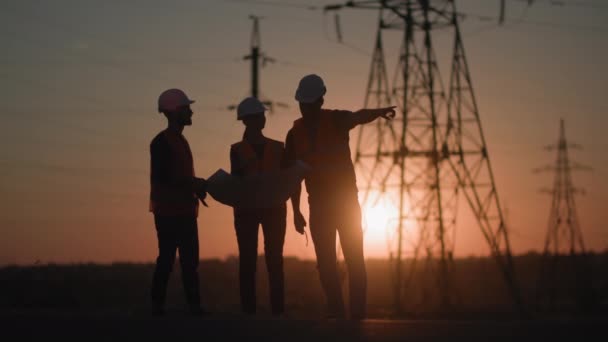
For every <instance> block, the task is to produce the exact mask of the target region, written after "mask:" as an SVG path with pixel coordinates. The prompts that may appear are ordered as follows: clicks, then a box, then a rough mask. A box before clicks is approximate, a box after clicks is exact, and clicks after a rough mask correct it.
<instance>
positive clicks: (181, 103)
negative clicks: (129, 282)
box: [150, 89, 206, 315]
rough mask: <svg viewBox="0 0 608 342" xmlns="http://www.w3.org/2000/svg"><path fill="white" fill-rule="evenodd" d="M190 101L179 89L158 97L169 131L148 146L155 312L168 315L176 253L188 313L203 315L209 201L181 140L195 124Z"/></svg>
mask: <svg viewBox="0 0 608 342" xmlns="http://www.w3.org/2000/svg"><path fill="white" fill-rule="evenodd" d="M192 103H194V101H192V100H190V99H189V98H188V97H187V96H186V94H185V93H184V92H183V91H181V90H179V89H168V90H166V91H164V92H163V93H162V94H161V95H160V97H159V98H158V112H159V113H163V114H164V116H165V117H166V118H167V122H168V126H167V129H165V130H163V131H162V132H160V133H159V134H158V135H156V137H155V138H154V139H153V140H152V143H151V144H150V157H151V163H150V168H151V170H150V184H151V191H150V211H151V212H153V213H154V222H155V225H156V233H157V237H158V249H159V254H158V258H157V259H156V268H155V270H154V278H153V282H152V305H153V309H152V310H153V313H154V314H157V315H160V314H163V313H164V304H165V295H166V292H167V283H168V280H169V275H170V273H171V270H172V268H173V263H174V261H175V253H176V250H179V260H180V265H181V271H182V278H183V284H184V291H185V294H186V299H187V301H188V305H189V310H190V313H192V314H195V315H199V314H202V313H203V310H202V309H201V306H200V294H199V279H198V270H197V268H198V260H199V250H198V226H197V216H198V199H197V197H198V198H199V199H200V200H201V201H203V203H204V198H205V187H206V182H205V180H204V179H202V178H196V177H195V175H194V166H193V161H192V153H191V151H190V146H189V145H188V141H186V138H185V137H184V136H183V135H182V131H183V129H184V126H190V125H192V114H193V113H192V110H191V109H190V105H191V104H192Z"/></svg>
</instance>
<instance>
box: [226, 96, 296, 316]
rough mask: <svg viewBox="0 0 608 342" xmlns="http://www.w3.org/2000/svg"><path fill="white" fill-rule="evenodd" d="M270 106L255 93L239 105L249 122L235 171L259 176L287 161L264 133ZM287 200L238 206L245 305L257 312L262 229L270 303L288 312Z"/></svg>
mask: <svg viewBox="0 0 608 342" xmlns="http://www.w3.org/2000/svg"><path fill="white" fill-rule="evenodd" d="M265 111H266V108H265V107H264V105H263V104H262V103H261V102H260V101H259V100H258V99H256V98H255V97H248V98H246V99H244V100H243V101H241V103H240V104H239V105H238V107H237V119H238V120H240V121H242V122H243V124H244V125H245V133H244V134H243V139H242V140H241V141H240V142H237V143H235V144H233V145H232V146H231V148H230V165H231V173H232V175H235V176H238V177H247V176H256V175H261V174H264V173H272V172H275V171H279V170H280V169H281V168H283V166H284V165H285V162H284V147H283V143H282V142H280V141H276V140H272V139H269V138H267V137H265V136H264V135H263V134H262V129H264V126H265V124H266V117H265V115H264V112H265ZM285 217H286V206H285V203H282V204H279V205H277V206H276V207H271V208H239V207H235V208H234V226H235V230H236V237H237V242H238V247H239V281H240V298H241V309H242V311H243V312H244V313H246V314H255V312H256V286H255V285H256V261H257V256H258V253H257V247H258V229H259V226H260V225H261V226H262V232H263V234H264V254H265V257H266V268H267V270H268V278H269V282H268V283H269V286H270V305H271V311H272V314H274V315H281V314H283V313H284V277H283V243H284V241H285V225H286V218H285Z"/></svg>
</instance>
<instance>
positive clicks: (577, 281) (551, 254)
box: [536, 119, 593, 310]
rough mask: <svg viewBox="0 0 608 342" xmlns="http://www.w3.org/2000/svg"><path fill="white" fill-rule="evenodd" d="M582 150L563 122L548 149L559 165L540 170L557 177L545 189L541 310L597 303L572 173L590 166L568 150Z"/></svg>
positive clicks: (539, 303)
mask: <svg viewBox="0 0 608 342" xmlns="http://www.w3.org/2000/svg"><path fill="white" fill-rule="evenodd" d="M573 148H580V146H579V145H577V144H572V143H569V142H568V141H567V140H566V131H565V125H564V120H563V119H562V120H561V121H560V133H559V139H558V141H557V144H555V145H551V146H547V148H546V149H547V150H557V159H556V161H555V165H550V166H545V167H544V168H539V169H537V170H536V171H537V172H541V171H550V172H553V173H554V174H555V176H554V181H553V188H552V189H550V190H544V191H545V192H548V193H550V194H551V195H552V197H553V199H552V201H551V210H550V213H549V222H548V229H547V236H546V239H545V246H544V251H543V256H542V261H541V269H540V275H539V279H538V289H537V290H538V292H537V305H538V309H540V310H555V309H558V307H557V306H558V302H560V301H561V302H562V303H563V301H564V299H566V300H568V299H570V300H574V301H575V302H577V304H578V305H579V306H580V307H581V309H587V308H589V307H588V305H589V304H592V302H593V291H592V286H591V270H590V265H589V261H588V259H587V256H586V251H585V243H584V241H583V234H582V232H581V228H580V225H579V219H578V215H577V212H576V204H575V201H574V197H575V195H576V194H577V193H580V192H582V190H579V189H577V188H575V187H574V184H573V183H572V175H571V171H572V170H577V169H578V170H584V169H589V168H588V167H585V166H582V165H580V164H578V163H574V162H572V161H571V160H570V159H569V155H568V151H569V150H570V149H573Z"/></svg>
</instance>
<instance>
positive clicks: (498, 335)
mask: <svg viewBox="0 0 608 342" xmlns="http://www.w3.org/2000/svg"><path fill="white" fill-rule="evenodd" d="M0 322H1V323H0V326H1V327H2V328H1V330H2V335H3V336H14V338H13V339H9V340H19V341H23V340H36V341H41V340H45V341H66V340H68V341H161V340H165V341H186V340H189V341H239V340H247V341H314V342H316V341H429V342H430V341H535V342H540V341H566V340H571V341H607V340H608V333H607V331H606V327H607V326H608V320H607V319H605V318H604V319H601V318H593V319H591V318H590V319H553V320H524V321H521V320H485V319H476V320H364V321H361V322H353V321H328V320H302V319H272V318H245V317H242V316H240V315H235V314H211V315H210V316H206V317H202V318H201V317H189V316H187V315H185V314H180V313H179V312H174V313H169V315H167V316H165V317H151V316H149V315H146V314H131V315H129V314H124V313H123V314H116V313H108V312H106V313H76V312H61V311H20V312H16V311H12V312H9V311H5V312H2V313H0ZM5 341H8V340H5Z"/></svg>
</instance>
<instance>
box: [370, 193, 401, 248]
mask: <svg viewBox="0 0 608 342" xmlns="http://www.w3.org/2000/svg"><path fill="white" fill-rule="evenodd" d="M374 202H375V203H372V202H371V201H370V202H368V203H367V204H364V205H363V206H362V211H363V213H362V214H363V215H362V218H363V229H364V234H365V241H366V245H367V244H370V243H371V244H374V245H380V246H379V247H381V248H382V247H386V246H387V245H386V243H387V239H388V238H389V236H391V235H392V234H391V232H392V231H393V230H394V227H395V226H396V224H397V219H398V217H399V210H398V209H397V207H396V206H395V205H394V204H393V203H391V202H390V201H389V200H388V199H386V198H385V197H384V196H383V197H380V198H379V199H378V200H377V201H374ZM374 252H376V251H374Z"/></svg>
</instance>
